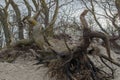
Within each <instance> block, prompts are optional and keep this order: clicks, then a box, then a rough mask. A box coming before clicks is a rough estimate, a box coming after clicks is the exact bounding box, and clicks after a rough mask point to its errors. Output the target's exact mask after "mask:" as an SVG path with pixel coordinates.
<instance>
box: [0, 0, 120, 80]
mask: <svg viewBox="0 0 120 80" xmlns="http://www.w3.org/2000/svg"><path fill="white" fill-rule="evenodd" d="M32 1H34V0H32ZM24 2H25V4H26V7H27V8H28V12H29V14H28V16H27V17H25V18H24V19H23V22H24V21H27V23H28V24H29V28H31V32H32V37H30V39H28V40H20V41H18V42H17V43H15V44H13V45H10V44H8V46H9V45H10V46H9V47H8V48H7V49H3V50H1V51H0V53H1V54H0V56H2V57H3V58H4V59H5V60H7V61H8V62H12V61H14V60H15V59H16V58H17V57H18V56H19V55H21V54H24V53H25V52H26V51H28V52H31V53H32V55H33V56H35V57H36V59H37V60H39V62H38V63H36V64H45V66H46V67H48V75H49V77H50V78H51V79H53V78H55V79H56V80H108V79H110V78H113V77H114V69H113V68H112V67H111V66H110V65H108V64H107V63H106V61H108V62H110V63H112V64H114V65H117V66H118V67H120V64H118V63H117V62H115V61H114V58H113V57H112V56H111V53H110V39H109V37H108V36H107V34H105V33H102V32H98V31H92V30H91V29H90V28H89V25H88V23H87V20H86V19H85V16H86V15H87V13H88V11H90V10H84V11H83V12H82V14H81V15H80V20H81V23H82V31H83V35H82V39H81V41H80V44H78V45H77V46H74V47H72V48H71V47H70V46H69V44H68V43H67V42H66V39H65V38H64V44H65V45H64V46H65V48H66V49H67V50H65V51H62V50H60V49H59V48H58V49H56V47H61V46H60V45H53V43H56V42H53V41H54V39H53V37H52V36H51V35H48V34H46V33H49V30H50V32H51V31H53V25H54V23H55V20H56V16H57V14H58V1H57V0H54V3H55V4H56V7H55V12H56V13H55V14H54V15H53V19H52V20H51V22H49V21H48V20H49V19H48V17H49V14H48V12H47V11H49V10H48V9H49V8H48V7H47V4H46V3H45V2H44V0H41V7H42V8H43V9H42V10H37V7H38V6H37V5H36V11H38V12H36V14H35V15H34V16H32V17H31V10H30V9H29V8H30V5H29V4H28V2H27V0H24ZM35 3H36V2H35ZM10 4H13V1H10ZM14 5H16V4H14ZM14 5H12V6H13V7H14ZM14 8H15V7H14ZM41 11H42V15H44V22H45V26H46V27H47V28H45V29H44V28H43V27H42V25H41V24H40V23H38V22H37V19H36V18H37V17H38V16H39V15H41V13H40V12H41ZM15 12H16V11H15ZM90 12H91V11H90ZM16 15H20V14H19V13H18V14H17V12H16ZM1 18H2V15H1ZM18 18H19V16H18ZM21 21H22V20H21V18H20V21H18V25H20V24H21ZM6 22H7V21H6ZM21 26H23V25H21ZM19 27H20V26H19ZM19 29H20V28H19ZM22 32H23V30H22ZM19 34H20V33H19ZM29 34H30V35H31V33H29ZM6 35H7V34H6ZM19 37H20V35H19ZM22 38H23V36H22V35H21V39H22ZM94 38H100V39H102V40H103V42H104V43H103V44H104V47H105V49H106V53H107V56H106V53H102V54H101V53H100V52H99V51H100V50H101V49H100V48H99V47H98V46H94V45H93V46H92V48H91V49H90V50H89V49H88V48H89V47H90V46H91V44H92V43H93V39H94ZM8 41H9V40H8ZM57 41H58V42H57V43H59V41H61V40H57ZM6 42H7V40H6ZM94 44H95V43H94ZM91 56H97V57H98V58H99V59H100V62H101V63H103V64H104V65H105V67H107V68H109V69H110V70H111V73H110V72H106V71H105V70H103V69H101V68H99V67H98V66H97V63H95V61H94V60H93V59H91ZM10 57H12V58H13V59H11V60H8V59H9V58H10ZM105 60H106V61H105Z"/></svg>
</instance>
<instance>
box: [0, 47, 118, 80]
mask: <svg viewBox="0 0 120 80" xmlns="http://www.w3.org/2000/svg"><path fill="white" fill-rule="evenodd" d="M101 50H102V52H101V53H106V52H104V51H106V50H105V48H103V47H101ZM111 53H112V56H113V58H114V59H115V60H116V61H118V62H119V63H120V55H118V54H115V53H114V52H111ZM118 58H119V59H118ZM34 63H36V61H33V60H28V59H27V60H23V59H17V60H16V61H15V62H14V63H7V62H0V80H48V78H47V76H46V75H45V73H46V71H47V69H46V68H43V67H41V68H40V69H38V67H39V66H40V65H39V66H38V65H33V64H34ZM109 65H111V64H109ZM113 67H114V68H115V69H116V73H115V79H113V80H120V68H118V67H117V66H113ZM105 70H106V71H107V69H106V68H105Z"/></svg>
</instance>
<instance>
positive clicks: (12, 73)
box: [0, 60, 48, 80]
mask: <svg viewBox="0 0 120 80" xmlns="http://www.w3.org/2000/svg"><path fill="white" fill-rule="evenodd" d="M34 62H35V61H20V60H19V61H16V62H15V63H7V62H3V63H2V62H1V63H0V80H48V79H47V78H46V75H45V73H46V70H47V69H45V68H42V67H41V68H40V69H39V70H38V69H37V68H38V67H39V66H40V65H39V66H38V65H33V64H34Z"/></svg>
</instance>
